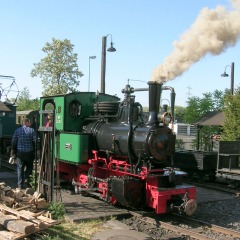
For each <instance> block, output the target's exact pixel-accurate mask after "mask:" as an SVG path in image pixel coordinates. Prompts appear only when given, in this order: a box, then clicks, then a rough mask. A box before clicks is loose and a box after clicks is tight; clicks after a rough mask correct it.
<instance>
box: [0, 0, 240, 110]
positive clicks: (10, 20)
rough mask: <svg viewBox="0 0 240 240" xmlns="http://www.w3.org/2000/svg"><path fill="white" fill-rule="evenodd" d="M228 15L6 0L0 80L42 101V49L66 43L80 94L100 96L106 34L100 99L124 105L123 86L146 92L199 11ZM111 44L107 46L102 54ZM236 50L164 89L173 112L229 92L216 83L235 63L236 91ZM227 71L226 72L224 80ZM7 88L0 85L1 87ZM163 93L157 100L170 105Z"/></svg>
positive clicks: (181, 7)
mask: <svg viewBox="0 0 240 240" xmlns="http://www.w3.org/2000/svg"><path fill="white" fill-rule="evenodd" d="M217 5H223V6H225V7H226V8H230V2H229V1H227V0H211V1H209V0H195V1H189V0H181V1H179V0H172V1H163V0H162V1H160V0H148V1H147V0H145V1H144V0H142V1H140V0H115V1H113V0H112V1H110V0H101V1H100V0H51V1H47V0H41V1H40V0H36V1H30V0H22V1H18V0H8V1H1V3H0V7H1V14H0V30H1V38H0V75H10V76H14V77H15V79H16V83H17V85H18V87H19V89H20V90H22V89H23V88H24V87H28V88H29V90H30V95H31V98H36V97H40V96H41V92H42V84H41V80H40V79H39V78H31V76H30V72H31V70H32V68H33V63H37V62H39V61H40V59H41V58H43V57H44V56H45V55H44V54H43V52H42V50H41V49H42V48H43V46H44V45H45V43H46V42H51V40H52V38H53V37H54V38H56V39H60V40H63V39H65V38H66V39H69V40H70V41H71V43H72V44H73V45H74V52H75V53H77V54H78V64H79V69H80V70H81V71H82V72H83V74H84V76H83V77H82V78H80V81H81V83H80V86H79V87H78V89H79V90H80V91H87V90H88V79H89V74H88V72H89V56H93V55H95V56H96V59H93V60H91V83H90V91H97V90H100V78H101V51H102V36H106V35H107V34H112V37H113V42H114V47H115V48H116V49H117V51H116V52H114V53H109V52H107V55H106V93H109V94H117V95H118V96H119V97H120V98H122V97H123V95H122V93H121V89H123V88H124V87H125V85H126V84H127V80H128V79H133V80H140V81H130V85H131V86H132V87H135V88H142V87H147V83H146V82H148V81H149V80H150V78H151V75H152V71H153V70H154V68H155V67H157V66H158V65H159V64H161V63H162V62H163V61H164V59H165V58H166V57H167V56H168V55H169V54H171V52H172V50H173V42H174V41H177V40H179V38H180V36H181V35H182V34H183V33H184V32H186V31H187V30H188V29H189V28H190V26H191V25H192V24H193V22H194V21H195V19H196V18H197V16H198V14H199V12H200V11H201V9H202V8H204V7H208V8H210V9H213V8H216V6H217ZM110 41H111V38H110V36H109V37H108V38H107V47H109V45H110ZM239 50H240V44H239V42H237V43H236V45H235V46H233V47H230V48H228V49H226V50H225V51H224V52H222V53H221V54H219V55H217V56H212V55H211V54H207V55H206V56H204V57H203V58H201V59H200V60H199V61H198V62H197V63H195V64H193V65H192V66H191V67H190V68H189V69H188V70H187V71H185V72H184V73H183V74H182V75H181V76H179V77H176V78H175V79H173V80H171V81H169V82H167V83H166V84H165V85H167V86H171V87H173V88H174V89H175V92H176V105H180V106H186V101H187V98H188V96H199V97H202V93H206V92H213V91H214V90H216V89H218V90H224V89H225V88H229V87H230V77H228V78H222V77H221V73H223V71H224V69H225V66H227V65H231V63H232V62H234V63H235V87H236V86H238V85H239V82H240V80H239V75H240V72H239V71H240V70H239V69H240V59H239V56H240V55H239ZM230 70H231V69H230V67H228V68H226V71H227V73H229V74H230ZM7 81H8V80H3V79H0V82H1V83H2V86H3V87H4V86H5V85H6V84H7ZM135 95H136V101H139V102H141V103H143V105H144V106H147V105H148V96H147V93H144V92H143V93H136V94H135ZM168 95H169V92H167V93H164V94H163V96H162V98H163V99H166V98H168Z"/></svg>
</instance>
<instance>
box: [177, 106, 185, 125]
mask: <svg viewBox="0 0 240 240" xmlns="http://www.w3.org/2000/svg"><path fill="white" fill-rule="evenodd" d="M185 111H186V108H185V107H181V106H175V109H174V115H175V121H177V122H183V119H184V115H185Z"/></svg>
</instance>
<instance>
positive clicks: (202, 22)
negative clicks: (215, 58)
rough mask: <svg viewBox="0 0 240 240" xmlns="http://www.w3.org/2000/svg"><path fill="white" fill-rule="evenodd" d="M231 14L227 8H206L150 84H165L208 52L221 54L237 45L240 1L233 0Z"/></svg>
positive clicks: (155, 70) (154, 74) (159, 67)
mask: <svg viewBox="0 0 240 240" xmlns="http://www.w3.org/2000/svg"><path fill="white" fill-rule="evenodd" d="M231 2H232V7H233V9H232V10H231V11H228V10H227V9H226V8H225V7H223V6H217V7H216V8H215V9H208V8H203V9H202V10H201V12H200V14H199V16H198V17H197V19H196V21H195V22H194V23H193V24H192V26H191V27H190V29H189V30H188V31H187V32H185V33H184V34H183V35H182V36H181V37H180V40H179V41H176V42H174V43H173V45H174V49H173V52H172V53H171V54H170V55H169V56H168V57H167V58H166V59H165V60H164V62H163V64H161V65H159V66H158V67H157V68H156V69H154V71H153V75H152V78H151V80H150V81H154V82H159V83H164V82H166V81H169V80H172V79H174V78H176V77H178V76H180V75H181V74H182V73H183V72H184V71H186V70H187V69H188V68H189V67H190V66H191V65H192V64H193V63H195V62H197V61H199V60H200V59H201V58H202V57H203V56H205V55H206V54H208V53H211V54H212V55H218V54H220V53H222V52H223V51H224V50H226V49H227V48H228V47H231V46H234V45H235V44H236V42H237V40H238V38H239V37H240V0H232V1H231Z"/></svg>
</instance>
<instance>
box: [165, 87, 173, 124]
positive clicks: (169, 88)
mask: <svg viewBox="0 0 240 240" xmlns="http://www.w3.org/2000/svg"><path fill="white" fill-rule="evenodd" d="M162 90H170V91H171V114H172V124H173V123H174V120H175V119H174V108H175V98H176V93H175V91H174V88H173V87H169V86H163V87H162Z"/></svg>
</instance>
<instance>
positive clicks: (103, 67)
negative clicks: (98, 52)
mask: <svg viewBox="0 0 240 240" xmlns="http://www.w3.org/2000/svg"><path fill="white" fill-rule="evenodd" d="M109 35H110V36H111V43H110V45H111V46H110V47H109V48H108V49H107V51H108V52H115V51H116V48H114V47H113V44H114V43H113V42H112V34H108V35H107V36H103V37H102V63H101V91H100V92H101V93H105V75H106V48H107V37H108V36H109Z"/></svg>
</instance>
